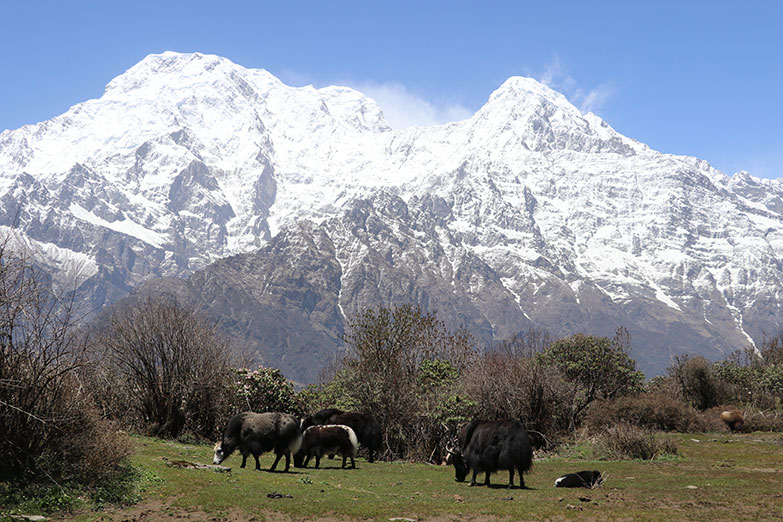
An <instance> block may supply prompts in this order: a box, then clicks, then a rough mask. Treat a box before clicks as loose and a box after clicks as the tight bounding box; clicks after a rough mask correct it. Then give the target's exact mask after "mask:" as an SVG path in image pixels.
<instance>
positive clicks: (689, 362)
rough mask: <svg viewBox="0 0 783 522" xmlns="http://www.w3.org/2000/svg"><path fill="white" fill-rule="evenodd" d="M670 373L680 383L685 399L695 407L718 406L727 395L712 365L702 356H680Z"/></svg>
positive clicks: (700, 408)
mask: <svg viewBox="0 0 783 522" xmlns="http://www.w3.org/2000/svg"><path fill="white" fill-rule="evenodd" d="M669 374H670V375H671V377H672V378H673V379H674V380H675V382H677V383H678V385H679V387H680V391H681V393H682V396H683V397H684V398H685V400H686V401H687V402H688V403H690V404H691V405H692V406H693V407H694V408H697V409H699V410H702V411H704V410H706V409H708V408H712V407H713V406H716V405H717V404H719V403H720V402H722V399H723V398H724V397H725V394H722V393H721V391H722V387H721V383H720V381H719V380H718V379H717V378H716V376H715V374H714V372H713V371H712V365H711V364H710V363H709V361H707V359H705V358H704V357H701V356H695V357H678V358H676V359H675V363H674V365H673V366H671V367H670V368H669Z"/></svg>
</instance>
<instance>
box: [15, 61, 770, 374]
mask: <svg viewBox="0 0 783 522" xmlns="http://www.w3.org/2000/svg"><path fill="white" fill-rule="evenodd" d="M0 209H2V210H1V211H0V227H2V230H5V231H6V232H7V231H9V230H11V229H13V232H14V234H15V235H16V237H17V238H18V240H19V241H21V242H24V243H25V244H27V245H28V247H29V248H30V249H31V251H33V252H34V253H35V254H36V256H37V257H38V258H39V260H40V261H41V263H43V264H44V265H45V266H47V267H48V268H49V269H50V270H51V271H52V273H54V274H55V276H56V277H58V278H59V279H60V280H62V281H70V282H72V281H74V280H76V281H78V283H79V284H80V285H81V292H82V295H84V296H85V298H86V299H88V300H89V302H90V303H91V306H92V307H93V309H97V308H99V307H100V306H102V305H104V304H108V303H111V302H114V301H116V300H117V299H119V298H121V297H123V296H125V295H127V294H128V292H129V291H130V290H131V289H132V288H135V287H137V286H138V285H139V284H141V283H144V282H146V283H145V285H144V292H152V291H167V292H172V293H176V294H178V295H179V296H180V297H181V298H182V299H183V300H186V301H189V302H191V303H192V304H194V305H196V306H197V307H198V308H201V309H203V310H205V311H208V312H209V313H210V314H213V315H214V316H215V317H217V318H220V320H221V324H222V325H223V326H224V327H225V328H226V330H227V331H231V332H232V334H233V335H234V336H235V337H237V338H238V339H241V340H242V344H243V345H245V346H246V347H247V349H248V351H249V352H251V353H255V354H257V357H258V358H259V359H260V360H262V361H264V362H265V363H267V364H269V365H274V366H280V367H281V368H283V369H284V371H286V373H287V374H288V375H290V376H292V377H295V378H297V379H299V380H301V381H310V380H312V379H313V378H314V377H315V376H316V375H317V372H318V369H319V368H320V367H321V365H323V364H324V363H325V362H326V361H328V360H330V358H332V357H334V356H335V353H337V352H336V350H337V349H338V347H339V338H340V335H341V334H342V332H343V328H344V325H345V319H346V317H350V316H351V315H352V314H353V313H354V312H356V311H357V310H359V309H361V308H363V307H367V306H377V305H379V304H385V305H388V304H392V303H402V302H410V301H416V302H418V303H419V304H421V305H422V306H423V307H424V308H425V309H427V310H431V311H437V312H438V314H439V316H440V317H441V318H443V319H445V320H446V321H447V323H448V324H449V325H451V326H453V327H456V326H462V325H465V326H467V327H469V328H470V329H471V330H472V331H473V332H474V333H475V334H476V336H477V337H479V338H480V339H482V340H485V341H491V340H492V339H499V338H503V337H506V336H509V335H512V334H514V333H516V332H518V331H520V330H524V329H526V328H527V326H528V325H530V324H534V325H536V326H539V327H542V328H546V329H548V330H549V331H550V332H551V333H553V334H556V335H565V334H569V333H572V332H575V331H585V332H590V333H595V334H601V335H605V334H611V333H612V332H613V331H614V329H615V327H617V326H620V325H623V326H626V327H627V328H628V329H629V330H630V331H631V333H632V335H633V340H634V354H633V355H634V356H635V357H636V358H637V360H638V361H639V362H640V366H641V367H642V368H643V369H644V370H645V371H646V372H647V373H648V374H650V373H654V372H659V371H661V370H662V369H663V368H665V367H666V366H667V365H668V363H669V359H670V357H671V356H672V355H674V354H678V353H686V352H687V353H702V354H704V355H707V356H709V357H713V358H716V357H721V356H722V355H724V354H726V353H728V352H730V351H732V350H734V349H737V348H740V347H743V346H746V345H748V344H750V343H752V342H756V343H758V342H760V341H761V339H762V337H763V336H764V334H772V333H775V332H777V331H778V330H779V329H780V327H781V323H783V310H782V309H781V306H782V305H783V300H782V298H783V295H781V294H783V285H782V284H781V275H782V274H783V265H782V264H781V256H782V255H783V183H781V181H779V180H760V179H757V178H754V177H752V176H750V175H748V174H746V173H738V174H735V175H734V176H732V177H727V176H726V175H724V174H722V173H720V172H718V171H716V170H714V169H713V168H712V167H710V165H709V164H707V163H706V162H705V161H702V160H699V159H696V158H690V157H682V156H672V155H666V154H661V153H659V152H656V151H653V150H651V149H649V148H648V147H647V146H645V145H643V144H641V143H638V142H636V141H634V140H632V139H629V138H627V137H625V136H622V135H620V134H619V133H617V132H615V131H614V130H613V129H612V128H611V127H610V126H609V125H607V124H606V123H605V122H604V121H602V120H601V119H600V118H598V117H597V116H595V115H593V114H589V113H588V114H582V113H580V112H579V111H578V110H577V109H576V108H575V107H573V106H572V105H571V104H570V103H569V102H568V101H567V100H566V99H565V98H564V97H563V96H562V95H560V94H559V93H557V92H555V91H552V90H551V89H549V88H547V87H545V86H543V85H541V84H539V83H537V82H535V81H534V80H531V79H527V78H511V79H509V80H508V81H506V82H505V83H504V84H503V85H502V86H501V87H500V88H499V89H498V90H497V91H495V92H494V93H493V94H492V95H491V96H490V98H489V100H488V102H487V103H486V104H485V105H484V106H483V107H482V108H481V109H479V111H477V112H476V114H474V115H473V116H472V117H471V118H469V119H467V120H465V121H462V122H456V123H450V124H446V125H443V126H435V127H421V128H411V129H407V130H404V131H392V130H391V129H389V127H388V126H387V125H386V124H385V122H384V120H383V115H382V113H381V111H380V109H379V108H378V106H377V105H376V104H375V102H374V101H373V100H371V99H369V98H367V97H365V96H363V95H362V94H361V93H358V92H356V91H354V90H351V89H347V88H342V87H328V88H325V89H313V88H312V87H304V88H292V87H288V86H286V85H284V84H282V83H281V82H280V81H279V80H277V79H276V78H274V77H273V76H272V75H270V74H269V73H267V72H266V71H262V70H249V69H244V68H242V67H240V66H238V65H236V64H233V63H232V62H230V61H228V60H226V59H223V58H219V57H215V56H207V55H201V54H189V55H183V54H176V53H164V54H162V55H151V56H149V57H147V58H145V59H144V60H143V61H142V62H140V63H139V64H137V65H136V66H134V67H133V68H131V69H130V70H128V71H127V72H126V73H125V74H123V75H121V76H119V77H118V78H116V79H114V80H113V81H112V82H110V83H109V85H108V86H107V88H106V92H105V93H104V95H103V96H102V97H101V98H100V99H97V100H90V101H87V102H85V103H82V104H79V105H76V106H74V107H73V108H71V109H70V110H69V111H68V112H67V113H65V114H63V115H61V116H58V117H56V118H54V119H52V120H49V121H47V122H43V123H40V124H37V125H28V126H25V127H22V128H20V129H17V130H12V131H5V132H3V133H2V134H0ZM158 277H166V279H162V280H161V279H156V278H158Z"/></svg>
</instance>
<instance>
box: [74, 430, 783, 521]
mask: <svg viewBox="0 0 783 522" xmlns="http://www.w3.org/2000/svg"><path fill="white" fill-rule="evenodd" d="M671 437H672V438H674V439H676V441H677V443H678V444H679V446H680V453H681V455H682V456H681V457H680V458H677V459H673V460H667V461H657V462H642V461H591V460H586V459H584V458H581V457H580V456H579V455H580V448H578V447H577V448H573V449H572V450H570V451H564V452H562V453H561V455H559V456H557V457H551V458H545V459H541V460H537V461H536V462H535V463H534V466H533V470H532V472H531V473H529V474H527V475H526V477H525V481H526V484H527V486H528V488H530V489H526V490H521V489H513V490H509V489H507V487H506V486H507V483H508V474H507V473H506V472H500V473H498V474H495V475H493V476H492V481H493V485H492V486H491V487H490V488H486V487H484V486H478V487H472V488H471V487H468V485H467V483H457V482H455V481H454V471H453V468H451V467H440V466H428V465H424V464H410V463H397V462H394V463H388V462H382V463H374V464H370V463H368V462H365V461H364V460H363V459H358V460H357V469H355V470H341V469H339V463H340V460H339V459H335V460H331V461H329V460H325V461H322V466H323V465H324V464H325V466H326V467H325V468H322V469H319V470H315V469H312V468H309V469H306V470H303V469H295V468H293V467H292V471H293V472H290V473H270V472H267V471H260V472H259V471H255V470H254V469H252V464H251V462H252V459H251V460H250V461H249V462H248V465H249V467H248V468H246V469H240V468H239V464H240V462H241V457H240V456H238V455H236V454H235V455H233V456H232V457H231V458H229V459H228V460H227V461H226V462H225V463H224V464H225V465H227V466H231V467H233V470H232V471H231V472H229V473H217V472H215V471H211V470H195V469H182V468H176V467H172V466H170V465H168V464H167V463H168V462H170V461H172V460H187V461H192V462H201V463H210V462H211V456H212V450H211V448H210V447H208V446H200V445H198V446H194V445H183V444H178V443H172V442H165V441H159V440H154V439H146V438H137V439H134V440H135V442H136V445H137V452H136V455H135V456H134V458H133V462H134V464H135V465H136V466H138V467H141V468H145V469H146V470H149V471H151V472H152V473H150V475H151V476H153V477H155V476H157V478H156V479H155V480H153V481H152V482H151V484H150V486H149V487H148V488H147V490H146V491H145V492H144V493H143V495H142V500H141V501H140V502H139V503H137V504H135V505H132V506H129V507H127V508H125V509H121V510H120V509H117V508H109V509H106V510H104V511H97V512H96V511H83V512H81V513H78V512H77V513H75V514H73V515H71V516H69V517H67V518H63V519H64V520H79V521H96V520H113V521H128V522H131V521H133V522H136V521H158V520H162V521H166V520H205V521H215V522H217V521H228V520H240V521H261V520H292V519H293V520H344V519H377V520H389V519H393V518H396V517H402V518H409V519H416V520H498V519H506V520H544V519H551V520H564V519H587V520H591V519H592V520H604V519H629V520H630V519H634V520H670V521H673V520H728V519H732V520H737V519H745V520H770V519H783V435H781V434H761V433H754V434H743V435H739V436H737V435H733V436H731V435H727V434H720V435H717V434H702V435H673V436H671ZM271 461H272V459H271V457H270V456H269V455H265V456H264V458H262V465H263V466H267V467H268V466H269V465H270V464H271ZM583 469H590V470H592V469H598V470H600V471H601V472H602V473H603V474H604V475H605V476H606V477H607V480H606V483H605V484H604V486H603V487H601V488H598V489H595V490H587V489H562V488H555V487H553V482H554V480H555V478H556V477H558V476H559V475H561V474H563V473H567V472H573V471H579V470H583ZM272 493H280V494H283V495H291V496H292V497H293V498H287V497H285V496H284V497H282V498H269V497H268V496H267V495H269V494H272Z"/></svg>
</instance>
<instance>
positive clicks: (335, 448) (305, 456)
mask: <svg viewBox="0 0 783 522" xmlns="http://www.w3.org/2000/svg"><path fill="white" fill-rule="evenodd" d="M357 451H359V441H358V440H356V433H354V431H353V430H352V429H351V428H350V427H349V426H341V425H335V424H321V425H316V426H310V427H309V428H307V429H306V430H305V431H304V433H303V434H302V447H301V448H300V449H299V451H298V452H297V453H296V454H295V455H294V466H296V467H305V468H306V467H307V464H308V463H309V462H310V458H311V457H313V456H314V457H315V467H316V468H317V467H318V466H320V465H321V457H323V456H324V455H330V454H331V455H334V454H339V455H342V457H343V465H342V467H343V468H345V465H346V460H347V459H348V458H350V459H351V468H355V467H356V462H355V461H354V458H355V457H356V452H357Z"/></svg>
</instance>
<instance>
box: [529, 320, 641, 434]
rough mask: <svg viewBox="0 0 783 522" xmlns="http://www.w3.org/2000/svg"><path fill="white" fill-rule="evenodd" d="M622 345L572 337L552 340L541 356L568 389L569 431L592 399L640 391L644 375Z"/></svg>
mask: <svg viewBox="0 0 783 522" xmlns="http://www.w3.org/2000/svg"><path fill="white" fill-rule="evenodd" d="M621 339H623V341H622V342H617V341H613V340H612V339H609V338H607V337H593V336H591V335H584V334H575V335H572V336H571V337H568V338H566V339H560V340H559V341H555V342H554V343H552V345H551V346H550V347H549V348H548V349H547V350H546V351H545V352H544V353H543V354H542V360H543V361H544V362H545V363H547V364H551V365H553V366H555V367H556V368H557V369H558V370H559V371H560V372H561V373H562V375H563V376H564V378H565V379H566V381H567V382H568V384H569V388H570V394H569V395H570V410H571V418H570V426H569V427H570V429H573V428H574V427H575V426H576V425H577V423H578V420H579V417H580V416H581V414H582V413H583V412H584V411H585V409H586V408H587V407H588V406H589V405H590V404H591V403H592V402H593V401H595V400H596V399H609V398H613V397H617V396H620V395H626V394H629V393H632V392H634V391H638V390H640V389H641V387H642V385H643V383H644V374H642V372H640V371H637V370H636V362H635V361H634V360H633V359H631V357H630V356H629V355H628V353H627V352H626V349H625V346H626V343H627V341H626V340H625V336H624V335H623V336H622V337H621Z"/></svg>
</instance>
